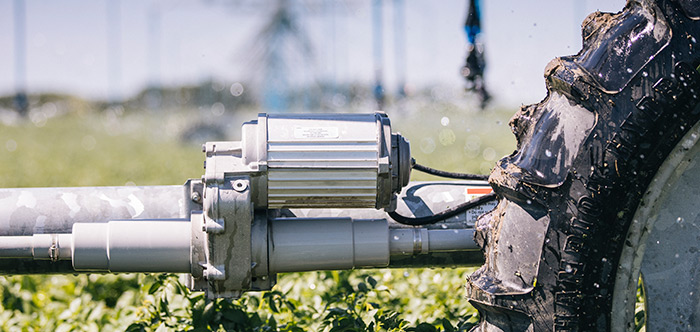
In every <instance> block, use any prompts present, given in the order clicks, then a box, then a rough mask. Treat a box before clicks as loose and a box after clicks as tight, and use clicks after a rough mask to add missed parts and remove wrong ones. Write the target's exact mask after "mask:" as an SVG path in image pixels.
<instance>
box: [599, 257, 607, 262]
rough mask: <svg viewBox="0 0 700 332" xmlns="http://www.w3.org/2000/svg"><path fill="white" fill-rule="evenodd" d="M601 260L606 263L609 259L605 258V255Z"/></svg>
mask: <svg viewBox="0 0 700 332" xmlns="http://www.w3.org/2000/svg"><path fill="white" fill-rule="evenodd" d="M600 261H601V262H603V263H605V262H607V261H608V259H607V258H605V257H603V259H601V260H600Z"/></svg>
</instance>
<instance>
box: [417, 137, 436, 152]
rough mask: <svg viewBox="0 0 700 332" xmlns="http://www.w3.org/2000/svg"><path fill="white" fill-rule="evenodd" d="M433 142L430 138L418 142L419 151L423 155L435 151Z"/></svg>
mask: <svg viewBox="0 0 700 332" xmlns="http://www.w3.org/2000/svg"><path fill="white" fill-rule="evenodd" d="M435 146H436V144H435V140H434V139H433V138H432V137H425V138H423V139H422V140H421V141H420V150H421V151H422V152H423V153H425V154H431V153H433V151H435Z"/></svg>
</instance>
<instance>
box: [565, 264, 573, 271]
mask: <svg viewBox="0 0 700 332" xmlns="http://www.w3.org/2000/svg"><path fill="white" fill-rule="evenodd" d="M564 271H566V273H571V272H572V271H574V269H573V268H572V267H571V265H569V264H566V267H564Z"/></svg>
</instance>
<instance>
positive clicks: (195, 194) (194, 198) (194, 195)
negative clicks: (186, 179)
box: [190, 192, 202, 203]
mask: <svg viewBox="0 0 700 332" xmlns="http://www.w3.org/2000/svg"><path fill="white" fill-rule="evenodd" d="M190 198H191V199H192V201H193V202H195V203H199V202H201V201H202V195H200V194H199V193H198V192H193V193H192V196H190Z"/></svg>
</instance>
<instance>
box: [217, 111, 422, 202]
mask: <svg viewBox="0 0 700 332" xmlns="http://www.w3.org/2000/svg"><path fill="white" fill-rule="evenodd" d="M205 151H206V154H207V161H206V167H207V169H206V173H205V179H204V180H205V182H208V181H217V182H223V181H224V179H225V178H226V177H228V176H235V175H244V174H245V175H249V176H250V177H251V181H252V182H253V183H254V184H253V185H252V187H253V188H255V192H253V193H252V196H253V201H254V203H255V206H256V207H268V208H283V207H285V208H290V207H296V208H319V207H323V208H370V207H371V208H386V207H389V206H390V205H391V202H392V200H393V198H394V197H395V194H396V193H398V192H400V191H401V188H403V186H405V185H406V184H408V180H409V176H410V170H411V162H410V160H411V153H410V148H409V145H408V142H407V141H406V139H405V138H403V137H402V136H401V135H400V134H392V133H391V126H390V123H389V118H388V117H387V116H386V114H384V113H373V114H341V115H339V114H311V115H309V114H303V115H302V114H299V115H296V114H260V115H259V116H258V119H257V120H254V121H251V122H248V123H245V124H244V125H243V129H242V140H241V141H240V142H209V143H207V144H206V146H205Z"/></svg>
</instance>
